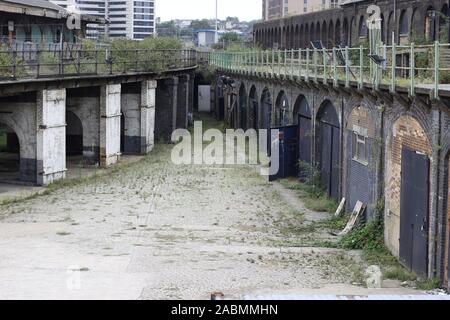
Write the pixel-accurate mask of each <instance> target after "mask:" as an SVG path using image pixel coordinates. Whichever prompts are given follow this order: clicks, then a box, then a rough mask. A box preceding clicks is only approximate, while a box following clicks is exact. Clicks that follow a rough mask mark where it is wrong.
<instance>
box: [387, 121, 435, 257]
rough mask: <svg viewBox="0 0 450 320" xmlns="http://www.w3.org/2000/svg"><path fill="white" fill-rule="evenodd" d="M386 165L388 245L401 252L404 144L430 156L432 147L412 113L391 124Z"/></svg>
mask: <svg viewBox="0 0 450 320" xmlns="http://www.w3.org/2000/svg"><path fill="white" fill-rule="evenodd" d="M390 141H391V144H390V146H389V149H388V151H387V152H388V154H387V156H388V162H387V167H386V173H387V181H386V192H385V195H386V196H385V197H386V217H385V218H386V219H385V220H386V228H385V240H386V245H387V246H388V248H389V249H390V250H391V251H392V253H393V254H395V255H397V256H398V254H399V239H400V189H401V165H402V148H403V146H406V147H408V148H410V149H412V150H415V151H418V152H421V153H423V154H426V155H428V156H429V157H431V155H432V149H431V146H430V143H429V142H428V138H427V136H426V134H425V130H424V129H423V128H422V127H421V125H420V124H419V122H417V120H416V119H414V118H413V117H410V116H402V117H401V118H399V119H398V120H397V121H396V123H395V124H394V126H393V128H392V137H391V139H390Z"/></svg>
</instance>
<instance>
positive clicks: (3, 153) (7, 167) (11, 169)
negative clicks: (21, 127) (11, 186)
mask: <svg viewBox="0 0 450 320" xmlns="http://www.w3.org/2000/svg"><path fill="white" fill-rule="evenodd" d="M0 179H1V180H4V181H16V180H17V181H18V180H21V174H20V143H19V138H18V136H17V135H16V133H15V132H14V130H12V129H11V128H10V127H8V126H7V125H4V124H1V123H0Z"/></svg>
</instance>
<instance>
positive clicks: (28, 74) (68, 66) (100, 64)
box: [0, 47, 197, 81]
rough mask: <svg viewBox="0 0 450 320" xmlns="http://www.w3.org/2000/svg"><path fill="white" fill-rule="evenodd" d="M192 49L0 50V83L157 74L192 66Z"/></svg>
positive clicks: (193, 53)
mask: <svg viewBox="0 0 450 320" xmlns="http://www.w3.org/2000/svg"><path fill="white" fill-rule="evenodd" d="M196 63H197V58H196V52H195V51H194V50H154V49H129V50H127V49H125V50H123V49H121V50H114V49H111V48H102V49H99V48H97V49H93V50H86V49H83V48H81V47H71V48H67V47H65V48H64V50H55V49H54V48H50V49H48V48H46V49H42V48H31V49H28V48H21V50H14V49H13V48H7V49H0V81H15V80H20V79H37V78H51V77H55V78H58V77H70V76H83V75H84V76H86V75H112V74H127V73H143V72H152V73H161V72H165V71H170V70H176V69H182V68H189V67H194V66H196Z"/></svg>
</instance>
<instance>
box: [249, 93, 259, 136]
mask: <svg viewBox="0 0 450 320" xmlns="http://www.w3.org/2000/svg"><path fill="white" fill-rule="evenodd" d="M258 109H259V101H258V93H257V92H256V87H255V86H252V87H251V89H250V95H249V112H248V120H249V121H248V125H249V128H250V129H258V127H259V126H258Z"/></svg>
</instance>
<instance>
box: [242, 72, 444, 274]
mask: <svg viewBox="0 0 450 320" xmlns="http://www.w3.org/2000/svg"><path fill="white" fill-rule="evenodd" d="M234 76H235V77H237V78H239V79H240V80H239V81H240V83H244V84H245V88H247V94H248V97H249V100H248V106H250V105H252V104H253V105H254V106H255V107H256V108H257V110H258V111H257V112H256V113H257V116H256V117H257V118H258V121H257V122H256V123H257V124H258V127H259V128H264V127H267V126H268V124H269V123H270V124H271V126H276V125H278V124H281V123H280V122H279V119H280V117H277V116H276V115H277V112H279V111H280V106H281V104H280V102H281V101H282V100H285V101H287V103H286V104H288V108H287V110H288V114H289V115H288V116H287V118H286V119H287V123H286V124H288V125H298V124H300V126H299V134H302V133H301V132H302V130H303V137H309V138H310V139H309V141H308V139H304V140H303V142H304V143H303V145H302V144H301V143H299V148H298V149H299V160H302V161H305V160H306V162H308V161H309V162H310V163H311V164H319V168H320V164H321V161H322V159H320V157H321V153H323V152H324V150H325V147H324V146H323V145H322V141H321V139H320V136H319V135H320V134H321V132H322V131H321V130H322V126H323V123H324V122H325V123H327V120H329V119H326V117H324V111H323V110H325V109H326V108H325V106H327V105H328V110H334V111H333V113H334V121H332V122H333V123H331V124H332V125H334V127H335V128H336V129H339V130H338V133H337V135H336V137H338V138H337V139H339V148H337V149H338V151H339V154H338V163H337V165H338V168H339V169H340V170H339V172H338V176H337V178H336V180H337V181H338V183H337V184H338V191H337V193H338V195H337V196H336V197H337V198H340V197H346V199H347V210H351V209H353V206H354V205H355V202H356V201H358V200H361V201H364V202H365V203H367V211H366V219H368V220H371V219H373V218H374V217H375V216H376V215H377V214H378V215H382V216H384V218H385V221H386V228H385V239H386V244H387V245H388V247H389V249H390V250H391V251H392V252H393V253H394V254H395V255H396V256H397V257H398V256H399V252H400V250H399V248H400V243H399V223H400V198H399V197H400V194H401V179H402V177H401V174H400V170H401V165H402V157H401V150H402V149H403V148H404V147H408V148H409V149H412V150H413V151H415V152H417V153H418V154H421V155H422V154H423V155H426V156H427V158H428V159H429V161H430V172H429V176H430V177H429V188H430V190H429V203H428V207H429V214H430V218H429V220H430V221H429V228H428V234H429V237H430V239H432V238H433V237H435V236H440V235H444V239H441V238H442V237H441V238H440V239H441V241H440V242H437V243H434V242H430V243H429V247H428V250H429V255H428V256H429V262H428V263H429V266H428V269H429V270H428V271H429V272H430V274H431V273H433V270H437V272H438V274H440V275H441V277H442V279H443V278H444V277H446V276H447V275H446V274H445V271H446V265H445V263H446V261H448V256H447V252H448V241H450V240H449V239H447V234H449V232H450V231H449V226H448V217H449V215H450V212H449V211H450V204H449V202H450V201H449V200H448V199H449V191H448V190H449V171H450V170H449V165H450V162H449V161H450V111H443V110H445V109H443V108H448V107H438V106H437V105H436V104H435V103H432V102H428V103H431V104H427V103H426V101H425V100H421V99H412V100H404V99H401V98H399V97H397V96H394V97H393V98H388V97H387V96H377V97H373V96H369V95H362V94H361V93H357V92H353V91H351V92H346V91H340V90H328V89H327V88H326V87H323V86H314V85H311V86H306V85H304V86H303V85H299V84H297V83H294V82H291V81H289V80H280V79H262V78H256V77H253V76H247V75H234ZM282 97H283V98H282ZM446 103H447V105H450V102H446ZM248 110H249V111H248V114H250V107H249V108H248ZM336 118H337V120H336ZM439 119H441V120H439ZM322 120H323V121H322ZM439 123H441V124H440V125H439ZM439 126H440V128H441V129H440V131H439V132H442V133H441V136H440V138H438V137H437V134H438V131H437V130H435V129H433V128H436V127H439ZM247 127H248V128H255V127H256V126H255V122H254V123H251V121H250V118H249V120H248V121H247ZM439 141H441V142H439ZM436 145H440V149H437V148H436V147H435V146H436ZM305 150H307V152H305ZM366 150H367V151H366ZM439 150H440V151H439ZM302 151H303V152H302ZM305 154H306V155H307V156H306V157H303V158H302V155H305ZM438 159H440V160H438ZM299 173H300V172H299ZM368 186H370V187H368ZM438 186H439V187H438ZM335 192H336V191H335ZM438 194H439V195H440V196H439V197H438V196H437V195H438ZM384 198H386V201H385V202H386V203H385V206H384V210H383V211H380V209H381V207H380V206H379V202H380V201H381V200H383V199H384Z"/></svg>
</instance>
